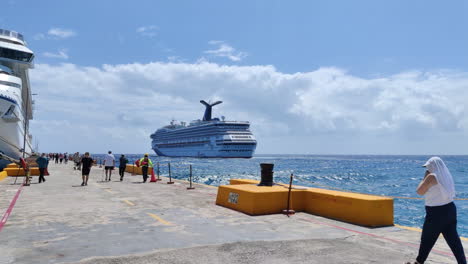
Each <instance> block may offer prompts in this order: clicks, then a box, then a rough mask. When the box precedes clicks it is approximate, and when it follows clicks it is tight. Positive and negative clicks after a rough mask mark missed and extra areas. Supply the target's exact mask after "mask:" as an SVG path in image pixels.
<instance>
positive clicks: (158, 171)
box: [157, 162, 161, 181]
mask: <svg viewBox="0 0 468 264" xmlns="http://www.w3.org/2000/svg"><path fill="white" fill-rule="evenodd" d="M157 165H158V170H157V174H158V181H160V180H161V179H160V178H159V162H158V163H157Z"/></svg>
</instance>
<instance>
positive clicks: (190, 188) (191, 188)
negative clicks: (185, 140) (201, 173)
mask: <svg viewBox="0 0 468 264" xmlns="http://www.w3.org/2000/svg"><path fill="white" fill-rule="evenodd" d="M193 189H195V187H192V164H190V187H187V190H193Z"/></svg>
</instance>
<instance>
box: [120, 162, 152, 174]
mask: <svg viewBox="0 0 468 264" xmlns="http://www.w3.org/2000/svg"><path fill="white" fill-rule="evenodd" d="M152 171H153V168H152V167H149V168H148V175H151V172H152ZM125 172H128V173H134V174H137V175H142V174H143V172H142V171H141V167H137V166H135V165H129V164H127V166H126V167H125Z"/></svg>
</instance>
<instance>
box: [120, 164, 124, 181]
mask: <svg viewBox="0 0 468 264" xmlns="http://www.w3.org/2000/svg"><path fill="white" fill-rule="evenodd" d="M124 173H125V167H119V175H120V179H123V176H124Z"/></svg>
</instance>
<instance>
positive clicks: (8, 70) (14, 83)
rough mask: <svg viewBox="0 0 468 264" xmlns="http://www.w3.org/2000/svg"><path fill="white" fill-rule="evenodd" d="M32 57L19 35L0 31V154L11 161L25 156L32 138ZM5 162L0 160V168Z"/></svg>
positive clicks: (30, 146) (8, 31)
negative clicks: (30, 78) (30, 73)
mask: <svg viewBox="0 0 468 264" xmlns="http://www.w3.org/2000/svg"><path fill="white" fill-rule="evenodd" d="M33 60H34V53H33V52H32V51H31V50H30V49H28V48H27V47H26V42H25V41H24V38H23V35H21V34H19V33H17V32H14V31H10V30H5V29H0V152H1V153H3V154H5V155H8V156H10V157H12V158H15V159H17V158H19V157H22V156H23V155H24V156H29V155H30V154H31V152H32V144H31V141H32V136H31V135H29V133H28V126H29V120H31V119H32V118H33V100H32V98H31V88H30V83H29V75H28V70H29V69H31V68H33V67H34V64H33ZM4 164H5V161H2V160H0V168H2V167H3V165H4Z"/></svg>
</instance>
